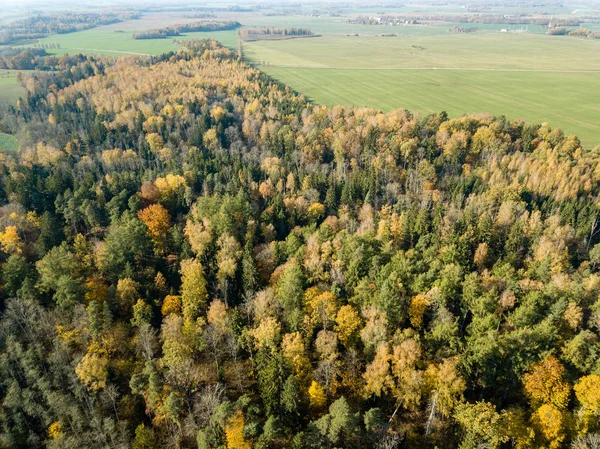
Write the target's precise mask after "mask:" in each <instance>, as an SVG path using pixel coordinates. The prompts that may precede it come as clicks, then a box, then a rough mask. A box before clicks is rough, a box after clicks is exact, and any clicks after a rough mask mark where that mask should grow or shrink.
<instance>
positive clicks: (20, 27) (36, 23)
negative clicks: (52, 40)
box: [0, 11, 140, 45]
mask: <svg viewBox="0 0 600 449" xmlns="http://www.w3.org/2000/svg"><path fill="white" fill-rule="evenodd" d="M139 17H140V14H139V13H137V12H129V11H127V12H108V13H68V12H65V13H60V14H42V15H36V16H32V17H28V18H26V19H19V20H15V21H12V22H8V23H5V24H3V25H2V29H1V30H0V45H9V44H23V43H27V42H30V41H32V40H35V39H40V38H43V37H46V36H49V35H51V34H64V33H72V32H74V31H82V30H87V29H90V28H95V27H97V26H100V25H109V24H112V23H118V22H122V21H126V20H132V19H137V18H139Z"/></svg>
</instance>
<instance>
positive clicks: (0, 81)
mask: <svg viewBox="0 0 600 449" xmlns="http://www.w3.org/2000/svg"><path fill="white" fill-rule="evenodd" d="M17 73H18V72H17V71H16V70H0V100H5V101H9V102H11V103H14V102H15V101H17V100H18V99H19V97H22V96H24V95H25V89H24V88H23V87H22V86H21V84H20V83H19V81H17Z"/></svg>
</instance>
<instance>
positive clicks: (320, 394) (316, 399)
mask: <svg viewBox="0 0 600 449" xmlns="http://www.w3.org/2000/svg"><path fill="white" fill-rule="evenodd" d="M308 397H309V400H310V408H311V409H313V410H315V411H316V410H320V409H322V408H323V407H324V406H325V404H326V403H327V396H326V395H325V390H324V389H323V387H322V386H321V385H319V384H318V383H317V382H315V381H314V380H313V381H312V383H311V384H310V387H309V388H308Z"/></svg>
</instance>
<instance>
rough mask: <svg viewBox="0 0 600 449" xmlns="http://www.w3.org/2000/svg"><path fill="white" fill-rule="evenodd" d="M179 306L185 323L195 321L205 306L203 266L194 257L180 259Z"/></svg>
mask: <svg viewBox="0 0 600 449" xmlns="http://www.w3.org/2000/svg"><path fill="white" fill-rule="evenodd" d="M179 272H180V273H181V306H182V311H183V318H184V320H185V321H186V322H187V323H190V322H194V321H196V318H198V317H199V316H200V315H201V313H202V312H203V311H204V308H205V307H206V302H207V299H208V292H207V290H206V279H205V278H204V268H203V267H202V265H201V264H200V262H198V261H197V260H196V259H186V260H182V261H181V268H180V270H179Z"/></svg>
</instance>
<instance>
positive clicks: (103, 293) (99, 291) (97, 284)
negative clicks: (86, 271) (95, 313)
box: [85, 277, 108, 304]
mask: <svg viewBox="0 0 600 449" xmlns="http://www.w3.org/2000/svg"><path fill="white" fill-rule="evenodd" d="M107 297H108V286H107V285H106V284H105V283H104V282H102V281H101V280H100V279H99V278H95V277H94V278H91V279H88V281H87V282H86V283H85V300H86V301H87V302H92V301H96V302H98V303H100V304H102V303H103V302H104V301H105V300H106V298H107Z"/></svg>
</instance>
